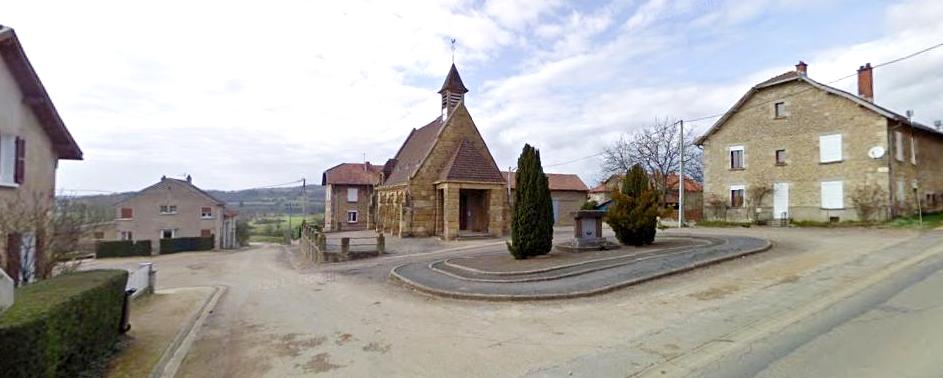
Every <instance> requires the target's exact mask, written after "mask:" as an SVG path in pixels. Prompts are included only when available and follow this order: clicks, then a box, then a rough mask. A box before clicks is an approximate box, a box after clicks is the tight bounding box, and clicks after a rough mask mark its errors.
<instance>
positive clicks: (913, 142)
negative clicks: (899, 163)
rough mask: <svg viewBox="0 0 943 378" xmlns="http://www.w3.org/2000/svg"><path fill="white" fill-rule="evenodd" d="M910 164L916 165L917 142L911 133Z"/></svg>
mask: <svg viewBox="0 0 943 378" xmlns="http://www.w3.org/2000/svg"><path fill="white" fill-rule="evenodd" d="M910 163H911V164H913V165H917V141H916V140H915V139H914V135H913V134H912V133H911V134H910Z"/></svg>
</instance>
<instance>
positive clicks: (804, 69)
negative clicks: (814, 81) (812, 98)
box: [796, 60, 809, 76]
mask: <svg viewBox="0 0 943 378" xmlns="http://www.w3.org/2000/svg"><path fill="white" fill-rule="evenodd" d="M808 71H809V65H808V64H805V62H803V61H801V60H800V61H799V64H797V65H796V72H798V73H799V74H800V75H803V76H805V75H807V74H808Z"/></svg>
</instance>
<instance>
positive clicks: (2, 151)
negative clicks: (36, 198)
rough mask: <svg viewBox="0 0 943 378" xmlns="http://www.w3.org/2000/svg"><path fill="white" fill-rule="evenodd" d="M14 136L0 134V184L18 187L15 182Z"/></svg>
mask: <svg viewBox="0 0 943 378" xmlns="http://www.w3.org/2000/svg"><path fill="white" fill-rule="evenodd" d="M15 176H16V136H14V135H6V134H3V135H0V186H7V187H11V188H15V187H18V186H19V184H17V183H16V177H15Z"/></svg>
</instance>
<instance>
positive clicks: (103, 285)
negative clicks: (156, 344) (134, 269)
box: [0, 270, 128, 377]
mask: <svg viewBox="0 0 943 378" xmlns="http://www.w3.org/2000/svg"><path fill="white" fill-rule="evenodd" d="M127 280H128V272H127V271H124V270H92V271H85V272H78V273H70V274H65V275H61V276H58V277H55V278H52V279H49V280H45V281H40V282H38V283H35V284H32V285H28V286H24V287H21V288H18V289H16V292H15V295H16V302H15V303H14V304H13V307H10V309H9V310H7V311H6V312H4V313H3V314H0V356H2V357H0V372H2V373H0V375H2V376H3V377H75V376H89V375H100V374H101V372H100V371H96V369H100V368H101V366H102V364H101V362H102V361H103V360H104V359H105V358H106V357H107V355H108V354H110V352H111V351H113V350H114V346H115V343H116V342H117V341H118V335H119V332H118V328H119V325H120V322H121V312H122V307H123V305H124V289H125V284H126V283H127Z"/></svg>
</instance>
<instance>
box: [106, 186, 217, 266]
mask: <svg viewBox="0 0 943 378" xmlns="http://www.w3.org/2000/svg"><path fill="white" fill-rule="evenodd" d="M114 208H115V216H116V219H115V235H114V238H115V239H117V240H150V241H151V248H152V251H154V253H155V254H156V253H157V252H158V251H159V248H160V247H159V246H160V239H173V238H182V237H197V236H199V237H207V236H213V237H214V238H215V241H214V243H215V247H216V249H231V248H236V213H235V211H232V210H230V209H227V208H226V204H225V203H224V202H223V201H220V200H219V199H216V198H214V197H213V196H212V195H210V194H209V193H207V192H205V191H203V190H202V189H200V188H198V187H196V186H195V185H193V179H192V178H191V177H190V176H189V175H188V176H187V178H186V180H178V179H173V178H168V177H166V176H165V177H161V179H160V182H158V183H156V184H154V185H151V186H149V187H147V188H144V189H142V190H141V191H139V192H137V193H135V194H134V195H132V196H130V197H128V198H125V199H124V200H122V201H119V202H118V203H116V204H115V205H114Z"/></svg>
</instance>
